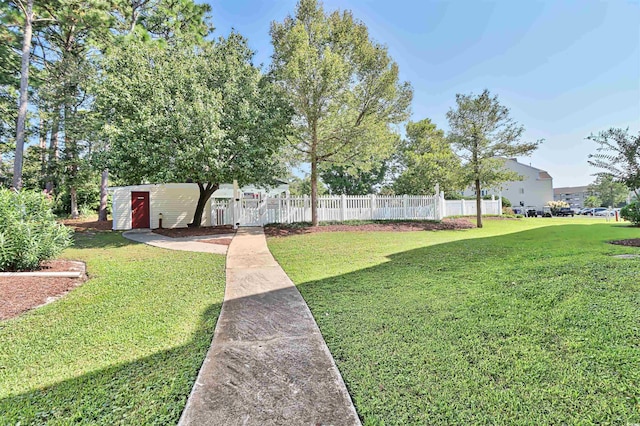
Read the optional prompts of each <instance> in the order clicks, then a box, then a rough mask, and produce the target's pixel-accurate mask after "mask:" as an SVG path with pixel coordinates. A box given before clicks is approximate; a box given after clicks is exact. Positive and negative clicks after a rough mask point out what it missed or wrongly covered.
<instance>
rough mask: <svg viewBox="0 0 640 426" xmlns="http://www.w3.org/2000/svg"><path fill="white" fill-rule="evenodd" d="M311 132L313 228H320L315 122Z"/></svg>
mask: <svg viewBox="0 0 640 426" xmlns="http://www.w3.org/2000/svg"><path fill="white" fill-rule="evenodd" d="M311 132H312V136H311V137H312V141H311V226H318V152H317V150H318V132H317V124H316V123H315V122H314V123H313V125H312V129H311Z"/></svg>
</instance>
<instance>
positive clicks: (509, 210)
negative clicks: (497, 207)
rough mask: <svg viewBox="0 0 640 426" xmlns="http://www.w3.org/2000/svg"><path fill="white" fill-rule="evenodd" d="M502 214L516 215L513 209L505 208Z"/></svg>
mask: <svg viewBox="0 0 640 426" xmlns="http://www.w3.org/2000/svg"><path fill="white" fill-rule="evenodd" d="M502 214H506V215H509V216H513V215H514V214H515V213H514V211H513V209H512V208H511V207H503V208H502Z"/></svg>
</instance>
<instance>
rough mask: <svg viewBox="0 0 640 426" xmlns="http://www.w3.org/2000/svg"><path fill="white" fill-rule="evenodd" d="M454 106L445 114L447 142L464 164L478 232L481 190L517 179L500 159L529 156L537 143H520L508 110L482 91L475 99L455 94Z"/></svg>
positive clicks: (519, 133) (520, 130)
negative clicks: (470, 184)
mask: <svg viewBox="0 0 640 426" xmlns="http://www.w3.org/2000/svg"><path fill="white" fill-rule="evenodd" d="M456 105H457V107H456V109H450V110H449V111H448V112H447V119H448V120H449V127H450V128H451V131H450V133H449V138H450V140H451V142H452V143H453V145H454V147H456V148H457V149H458V150H459V152H460V156H461V157H462V159H463V160H464V161H465V162H466V164H464V171H465V172H466V179H464V180H465V181H466V182H468V183H473V185H474V187H475V191H476V208H477V226H478V228H482V211H481V190H482V187H483V186H485V187H487V186H489V187H490V186H496V185H499V184H500V183H502V182H506V181H509V180H517V179H518V178H519V177H518V175H517V174H516V173H515V172H511V171H508V170H505V168H504V166H503V162H504V160H503V159H501V158H500V157H515V156H520V155H529V154H531V152H533V151H534V150H535V149H536V148H537V147H538V145H539V144H540V143H541V141H537V142H520V138H521V137H522V134H523V133H524V127H523V126H521V125H519V124H518V123H516V122H514V121H513V119H512V118H511V117H509V109H508V108H506V107H504V106H502V105H500V102H499V101H498V97H497V96H491V94H490V93H489V91H488V90H486V89H485V90H484V91H483V92H482V93H481V94H480V95H478V96H474V95H473V94H470V95H461V94H457V95H456Z"/></svg>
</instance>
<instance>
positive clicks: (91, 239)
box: [72, 231, 139, 249]
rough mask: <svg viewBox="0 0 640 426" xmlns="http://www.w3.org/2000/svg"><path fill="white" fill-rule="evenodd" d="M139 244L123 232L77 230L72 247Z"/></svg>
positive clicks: (109, 246)
mask: <svg viewBox="0 0 640 426" xmlns="http://www.w3.org/2000/svg"><path fill="white" fill-rule="evenodd" d="M133 244H139V243H136V242H134V241H131V240H128V239H126V238H124V237H123V236H122V232H116V231H100V232H76V233H74V234H73V246H72V248H78V249H84V248H119V247H125V246H129V245H133Z"/></svg>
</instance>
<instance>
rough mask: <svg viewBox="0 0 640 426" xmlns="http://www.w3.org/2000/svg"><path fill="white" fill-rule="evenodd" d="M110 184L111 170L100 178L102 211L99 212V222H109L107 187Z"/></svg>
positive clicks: (104, 172) (105, 171) (104, 171)
mask: <svg viewBox="0 0 640 426" xmlns="http://www.w3.org/2000/svg"><path fill="white" fill-rule="evenodd" d="M108 184H109V169H104V170H103V171H102V176H100V210H98V222H106V221H107V186H108Z"/></svg>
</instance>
